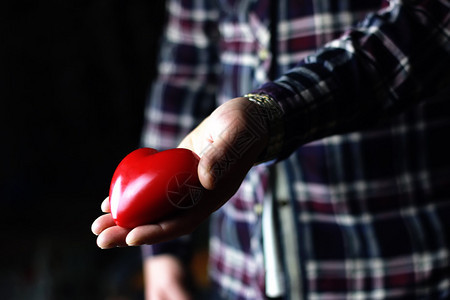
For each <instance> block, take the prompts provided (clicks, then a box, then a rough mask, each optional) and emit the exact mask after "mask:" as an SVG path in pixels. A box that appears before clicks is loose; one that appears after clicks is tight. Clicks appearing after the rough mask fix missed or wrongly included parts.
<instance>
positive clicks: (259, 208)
mask: <svg viewBox="0 0 450 300" xmlns="http://www.w3.org/2000/svg"><path fill="white" fill-rule="evenodd" d="M253 210H254V212H255V214H257V215H260V214H262V212H263V206H262V204H259V203H258V204H255V205H254V206H253Z"/></svg>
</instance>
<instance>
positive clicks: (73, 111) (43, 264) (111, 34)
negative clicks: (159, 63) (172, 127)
mask: <svg viewBox="0 0 450 300" xmlns="http://www.w3.org/2000/svg"><path fill="white" fill-rule="evenodd" d="M164 18H165V13H164V1H163V0H151V1H148V0H147V1H144V0H136V1H117V0H92V1H83V0H81V1H80V0H78V1H73V0H71V1H59V0H58V1H57V0H53V1H37V0H29V1H24V0H15V1H2V2H1V4H0V22H1V24H0V25H1V26H0V45H1V46H0V47H1V48H0V49H1V50H0V51H1V52H0V99H1V107H0V122H1V123H0V157H1V162H0V208H1V211H0V212H1V216H0V221H1V223H0V225H1V227H0V234H1V236H0V241H1V246H0V247H1V248H0V251H1V252H0V264H1V267H0V272H1V274H0V282H1V283H0V293H1V294H2V299H19V298H20V297H21V296H19V295H22V296H23V295H24V294H26V293H27V292H29V294H30V295H31V294H32V295H34V296H33V298H30V299H40V298H39V297H40V296H39V295H41V294H42V295H44V294H45V295H46V296H45V297H44V298H46V299H103V298H105V297H106V296H105V295H108V297H109V296H111V295H113V294H114V295H117V294H120V293H121V292H120V291H119V290H120V285H122V284H124V285H128V287H125V288H124V289H130V287H129V286H130V285H131V286H133V285H134V286H133V287H132V288H131V289H139V287H138V286H139V284H137V283H136V282H139V280H136V282H134V283H130V282H126V283H123V282H120V279H117V278H120V276H121V275H120V274H119V273H120V271H117V272H116V270H121V268H122V269H123V263H122V261H123V258H122V256H126V257H127V258H126V261H127V263H125V265H127V268H131V269H133V267H132V266H133V264H134V265H135V266H136V268H139V265H140V263H139V251H138V249H137V248H136V249H132V248H130V249H117V250H108V251H105V250H99V249H97V247H96V245H95V236H94V235H93V234H92V233H91V231H90V225H91V223H92V221H93V220H94V219H95V218H96V217H97V216H99V215H100V209H99V206H100V203H101V201H102V200H103V199H104V198H105V197H106V196H107V193H108V188H109V182H110V179H111V177H112V173H113V171H114V168H115V167H116V166H117V164H118V163H119V161H120V160H121V159H122V158H123V157H124V156H125V155H126V154H127V153H129V152H130V151H132V150H133V149H135V148H137V147H138V146H139V138H140V133H141V128H142V122H143V113H144V112H143V110H144V104H145V98H146V95H147V94H148V91H149V87H150V82H151V81H152V79H154V76H155V60H156V56H157V51H158V44H159V37H160V33H161V29H162V26H163V23H164ZM121 266H122V267H121ZM76 272H78V273H76ZM105 272H106V273H107V274H108V275H105ZM125 272H135V271H134V270H131V271H130V270H128V271H125ZM66 273H67V274H71V276H69V275H64V274H66ZM76 274H78V275H76ZM88 274H91V275H88ZM46 276H47V277H48V278H46ZM65 276H66V277H65ZM131 277H132V276H127V278H128V279H127V280H130V279H129V278H131ZM64 278H66V279H64ZM112 278H115V279H112ZM113 280H116V283H115V284H116V286H115V288H114V291H112V290H111V289H112V288H111V287H109V286H110V285H111V284H110V283H111V281H113ZM41 281H43V282H44V283H42V284H41V283H39V282H41ZM108 282H109V283H108ZM42 286H43V287H44V288H43V289H44V292H42ZM39 287H41V291H40V292H34V291H33V289H38V288H39ZM26 289H28V290H29V291H28V290H26ZM108 293H109V294H108ZM124 293H126V292H124ZM130 293H131V292H130ZM130 293H129V294H128V295H130ZM88 295H89V297H88ZM136 295H138V296H137V297H139V296H140V295H139V294H136ZM136 295H135V296H136ZM3 296H5V298H4V297H3ZM128 297H131V296H128ZM110 299H113V298H110Z"/></svg>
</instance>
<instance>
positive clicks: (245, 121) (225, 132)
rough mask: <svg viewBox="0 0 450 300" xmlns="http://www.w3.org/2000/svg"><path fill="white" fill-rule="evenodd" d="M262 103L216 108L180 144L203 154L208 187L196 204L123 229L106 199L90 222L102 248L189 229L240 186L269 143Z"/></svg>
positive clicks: (159, 239) (203, 180) (202, 170)
mask: <svg viewBox="0 0 450 300" xmlns="http://www.w3.org/2000/svg"><path fill="white" fill-rule="evenodd" d="M263 117H264V116H263V114H261V111H260V107H259V105H257V104H255V103H253V102H250V101H248V100H247V99H245V98H235V99H232V100H230V101H228V102H226V103H224V104H223V105H221V106H220V107H218V108H217V109H216V110H215V111H214V112H213V113H212V114H211V115H210V116H209V117H208V118H206V119H205V120H204V121H203V122H202V123H201V124H200V125H199V126H198V127H197V128H195V129H194V130H193V131H192V132H191V133H190V134H189V135H187V136H186V138H185V139H184V140H183V141H182V142H181V143H180V145H179V147H182V148H187V149H190V150H192V151H194V152H195V153H197V154H198V155H199V156H200V162H199V166H198V175H199V179H200V182H201V183H202V185H203V187H204V188H205V189H206V190H205V191H204V192H203V195H202V198H201V199H200V201H199V202H198V204H197V205H196V206H195V207H194V208H191V209H189V210H186V211H183V212H180V213H179V214H177V215H176V216H173V217H170V218H167V219H164V220H163V221H161V222H159V223H156V224H149V225H143V226H138V227H136V228H134V229H131V230H130V229H125V228H122V227H118V226H116V225H115V223H114V221H113V219H112V217H111V215H110V214H109V205H108V201H107V200H105V201H104V202H103V204H102V210H103V212H105V213H107V214H105V215H102V216H100V217H99V218H97V220H95V221H94V223H93V224H92V231H93V232H94V233H95V234H97V235H98V238H97V244H98V246H99V247H101V248H111V247H120V246H127V245H128V246H132V245H134V246H137V245H142V244H154V243H159V242H163V241H167V240H171V239H174V238H176V237H179V236H181V235H184V234H188V233H191V232H192V231H193V230H194V229H195V228H197V227H198V225H200V224H201V223H202V222H203V221H204V220H206V219H207V217H208V216H209V215H210V214H211V213H213V212H214V211H215V210H217V209H218V208H219V207H221V206H222V205H223V204H224V203H226V201H228V200H229V199H230V198H231V196H233V194H234V193H235V192H236V191H237V189H238V188H239V186H240V184H241V183H242V181H243V179H244V177H245V175H246V174H247V172H248V171H249V169H250V168H251V167H252V166H253V164H254V163H255V161H256V158H257V157H258V155H259V154H260V153H261V152H262V151H263V149H264V147H265V145H266V144H267V140H268V137H267V130H266V127H267V122H266V121H265V120H264V119H263Z"/></svg>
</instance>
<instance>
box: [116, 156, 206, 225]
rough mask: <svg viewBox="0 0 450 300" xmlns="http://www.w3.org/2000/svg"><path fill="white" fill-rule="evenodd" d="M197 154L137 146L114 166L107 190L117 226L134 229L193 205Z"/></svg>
mask: <svg viewBox="0 0 450 300" xmlns="http://www.w3.org/2000/svg"><path fill="white" fill-rule="evenodd" d="M198 162H199V157H198V156H197V155H196V154H195V153H194V152H192V151H190V150H188V149H182V148H176V149H170V150H166V151H162V152H158V151H157V150H155V149H152V148H141V149H137V150H135V151H133V152H131V153H130V154H128V155H127V156H126V157H125V158H124V159H123V160H122V161H121V162H120V164H119V165H118V166H117V169H116V171H115V172H114V175H113V178H112V181H111V186H110V189H109V204H110V208H111V214H112V217H113V219H114V221H115V222H116V224H117V225H118V226H121V227H126V228H134V227H136V226H139V225H144V224H150V223H154V222H157V221H159V220H161V219H163V218H164V217H167V216H169V215H170V214H172V213H174V212H176V211H179V210H183V209H188V208H191V207H193V206H194V205H195V204H196V203H197V202H198V200H199V199H200V196H201V194H202V190H203V188H202V186H201V184H200V181H199V179H198V175H197V167H198Z"/></svg>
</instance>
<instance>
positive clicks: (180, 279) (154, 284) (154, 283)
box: [144, 255, 191, 300]
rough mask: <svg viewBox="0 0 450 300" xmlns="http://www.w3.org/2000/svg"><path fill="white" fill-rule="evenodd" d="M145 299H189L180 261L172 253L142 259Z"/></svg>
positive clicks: (189, 294)
mask: <svg viewBox="0 0 450 300" xmlns="http://www.w3.org/2000/svg"><path fill="white" fill-rule="evenodd" d="M144 275H145V276H144V279H145V283H144V286H145V299H147V300H189V299H191V293H190V292H189V291H188V289H187V288H186V285H185V283H186V280H185V279H186V278H185V275H186V274H185V270H184V267H183V264H182V263H181V261H179V260H178V258H176V257H174V256H172V255H156V256H154V257H149V258H146V259H145V261H144Z"/></svg>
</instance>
